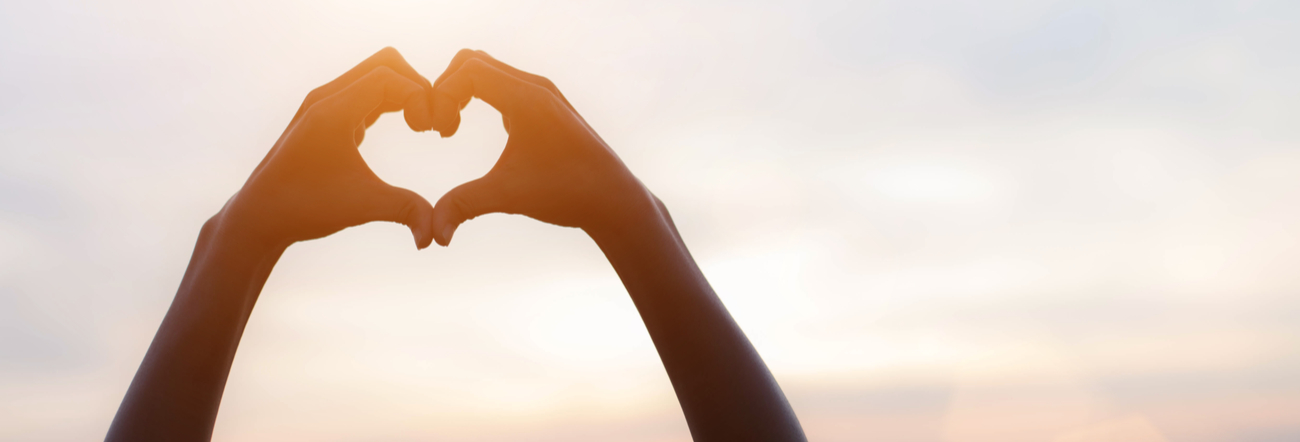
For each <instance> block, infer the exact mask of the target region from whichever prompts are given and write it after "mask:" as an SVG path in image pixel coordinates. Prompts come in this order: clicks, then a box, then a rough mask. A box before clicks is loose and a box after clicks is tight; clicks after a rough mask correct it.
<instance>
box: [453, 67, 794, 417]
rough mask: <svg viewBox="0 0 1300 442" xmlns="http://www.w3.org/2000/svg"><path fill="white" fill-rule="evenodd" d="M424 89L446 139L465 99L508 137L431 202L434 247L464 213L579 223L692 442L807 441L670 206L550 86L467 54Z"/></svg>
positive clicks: (517, 71)
mask: <svg viewBox="0 0 1300 442" xmlns="http://www.w3.org/2000/svg"><path fill="white" fill-rule="evenodd" d="M433 89H434V101H433V109H434V113H433V119H434V128H435V129H438V131H439V132H441V133H442V134H443V136H450V135H452V134H453V133H455V132H456V128H457V126H459V124H460V113H459V112H460V109H461V108H463V107H464V106H465V104H466V103H468V102H469V100H470V98H472V97H478V98H480V99H482V100H483V101H486V102H487V103H488V104H491V105H492V107H495V108H496V109H497V110H498V111H500V112H501V116H502V120H503V122H504V123H505V126H506V132H508V133H509V134H510V138H509V139H508V140H507V141H506V148H505V150H504V151H503V152H502V153H501V158H500V159H498V160H497V163H496V165H494V166H493V167H492V170H490V171H489V172H488V173H487V174H486V175H484V176H483V177H482V178H479V179H477V180H474V181H470V182H467V183H465V184H462V185H460V186H457V187H456V188H455V189H452V190H451V191H450V192H447V194H446V195H443V197H442V198H441V199H439V200H438V204H437V205H436V206H434V209H433V212H434V214H433V219H434V221H433V223H434V226H435V230H434V232H435V238H436V240H437V241H438V244H442V245H444V246H445V245H447V243H448V242H449V241H450V240H451V236H452V234H453V233H454V232H455V229H456V227H457V226H459V225H460V223H462V222H465V220H467V219H470V218H473V217H476V216H479V215H482V214H486V213H492V212H505V213H515V214H523V215H528V216H530V217H533V218H536V219H538V220H541V221H545V222H549V223H554V224H560V225H564V226H571V227H580V228H582V229H583V230H584V231H586V232H587V234H588V236H590V237H591V238H592V240H594V241H595V242H596V245H597V246H599V247H600V249H601V251H602V252H604V253H605V256H606V257H607V258H609V262H610V264H611V265H612V266H613V267H614V270H615V271H616V272H618V275H619V278H620V279H622V281H623V286H624V287H626V288H627V291H628V295H629V296H631V298H632V302H633V303H634V304H636V307H637V311H638V312H639V313H640V315H641V319H642V321H643V322H644V324H645V326H646V331H647V332H649V333H650V339H651V340H653V341H654V343H655V349H656V350H658V352H659V357H660V360H661V361H663V364H664V369H665V370H666V371H667V372H668V378H669V380H670V381H672V383H673V391H674V392H676V393H677V400H678V403H679V404H680V405H681V407H682V413H683V415H684V416H685V417H686V424H687V426H688V427H689V428H690V430H691V436H692V438H693V439H694V440H695V441H697V442H706V441H709V442H712V441H739V440H743V441H755V442H759V441H774V442H775V441H781V442H801V441H805V440H806V438H805V437H804V434H803V429H802V428H801V427H800V425H799V419H798V417H796V416H795V414H794V410H793V409H791V408H790V404H789V403H788V402H787V401H786V399H785V394H784V393H783V392H782V391H781V387H780V386H779V385H778V384H777V382H776V379H775V378H773V377H772V373H771V372H770V371H768V369H767V365H766V364H764V363H763V359H762V358H761V357H759V355H758V352H757V351H755V350H754V347H753V345H751V344H750V342H749V339H748V338H747V337H745V333H744V332H743V331H741V329H740V327H739V326H738V325H736V322H735V320H733V319H732V318H731V314H730V313H728V312H727V309H726V307H725V306H724V305H723V304H722V301H721V300H719V299H718V296H717V294H716V293H714V292H713V288H712V287H711V286H709V282H708V281H707V280H706V279H705V278H704V274H703V273H702V272H700V269H699V266H697V265H696V264H695V260H694V259H693V258H691V255H690V251H689V250H687V248H686V243H685V242H684V241H682V238H681V235H680V234H679V233H678V232H677V227H676V226H675V225H674V224H673V221H672V217H671V216H669V214H668V209H667V207H666V206H664V205H663V203H662V202H661V201H659V199H658V198H656V197H655V196H654V195H653V194H651V193H650V191H649V190H647V189H646V188H645V186H643V185H642V184H641V182H640V181H639V180H637V179H636V177H634V176H632V173H631V172H630V171H628V168H627V167H626V166H624V165H623V162H622V161H621V160H619V158H618V156H617V155H615V154H614V152H613V151H612V150H610V148H609V146H607V145H606V144H605V142H604V141H603V140H601V139H600V136H598V135H596V131H595V130H592V128H591V127H590V126H588V125H587V122H586V121H584V120H583V119H582V117H581V116H579V115H578V112H577V111H575V110H574V109H573V106H571V105H570V104H569V102H568V100H565V99H564V95H563V94H561V93H560V91H559V90H558V89H556V88H555V85H553V84H551V82H550V81H549V80H547V79H545V78H542V77H539V76H536V75H533V74H529V73H527V72H523V71H520V70H518V69H515V68H512V67H510V66H508V65H506V64H505V63H502V62H500V61H497V60H494V59H493V58H492V57H489V56H488V55H487V54H485V53H483V52H479V51H469V50H464V51H461V52H460V53H459V54H457V55H456V57H455V59H453V61H452V62H451V66H449V67H448V68H447V71H446V72H445V73H443V74H442V76H441V77H439V78H438V80H437V81H435V82H434V88H433ZM739 296H743V294H740V295H739Z"/></svg>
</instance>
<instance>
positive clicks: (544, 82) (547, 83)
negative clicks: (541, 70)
mask: <svg viewBox="0 0 1300 442" xmlns="http://www.w3.org/2000/svg"><path fill="white" fill-rule="evenodd" d="M536 77H537V85H538V86H541V87H544V88H547V89H550V90H552V91H557V90H559V88H557V87H555V82H553V81H551V79H549V78H546V77H543V76H541V75H537V76H536Z"/></svg>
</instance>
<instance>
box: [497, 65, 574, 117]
mask: <svg viewBox="0 0 1300 442" xmlns="http://www.w3.org/2000/svg"><path fill="white" fill-rule="evenodd" d="M474 53H475V55H476V56H477V58H479V59H481V60H483V61H485V62H487V64H490V65H492V67H494V68H497V69H500V70H501V71H502V72H505V73H507V74H510V75H511V76H512V77H515V78H518V79H520V80H524V81H527V82H529V83H532V84H535V85H538V86H541V87H542V88H544V89H546V90H548V91H551V93H552V94H555V96H556V98H559V99H560V101H561V102H563V103H564V105H565V106H567V107H568V108H569V110H574V109H573V105H571V104H569V100H568V99H567V98H564V94H562V93H560V88H558V87H556V86H555V83H553V82H551V80H550V79H549V78H546V77H543V76H541V75H537V74H534V73H531V72H525V71H521V70H519V69H517V68H515V67H514V66H511V65H508V64H506V63H505V62H503V61H501V60H497V59H496V58H493V57H492V56H491V55H488V53H487V52H483V51H481V50H479V51H474Z"/></svg>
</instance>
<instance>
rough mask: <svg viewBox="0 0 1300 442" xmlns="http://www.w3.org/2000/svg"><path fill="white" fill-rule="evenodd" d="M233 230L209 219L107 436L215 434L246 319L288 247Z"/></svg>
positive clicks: (183, 437) (150, 437)
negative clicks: (254, 239)
mask: <svg viewBox="0 0 1300 442" xmlns="http://www.w3.org/2000/svg"><path fill="white" fill-rule="evenodd" d="M232 230H233V229H231V228H230V226H229V225H228V223H225V222H223V220H222V216H221V215H218V216H216V217H213V218H212V220H210V221H208V223H206V224H205V225H204V227H203V231H202V232H201V233H200V235H199V240H198V241H197V244H196V245H195V249H194V254H193V256H192V257H191V258H190V265H189V268H188V269H186V272H185V277H184V279H183V280H182V282H181V286H180V289H179V290H177V293H176V297H175V299H173V300H172V304H171V307H170V308H169V309H168V311H167V315H166V316H165V317H164V318H163V321H162V324H161V325H160V326H159V328H158V332H157V334H156V335H155V336H154V340H153V343H152V344H150V346H149V350H148V352H147V353H146V354H145V357H144V360H143V362H141V364H140V368H139V370H138V371H137V372H136V375H135V378H134V379H133V380H132V382H131V386H130V388H129V389H128V390H127V393H126V397H125V398H124V399H123V400H122V405H121V407H120V408H119V409H118V412H117V416H116V417H115V418H114V419H113V425H112V426H111V427H110V428H109V432H108V437H107V438H106V440H109V441H114V440H131V441H139V440H168V441H204V440H208V439H210V438H211V435H212V427H213V424H214V422H215V421H216V415H217V409H218V406H219V405H220V403H221V393H222V391H223V390H224V388H225V383H226V378H227V375H228V374H229V373H230V366H231V363H232V362H233V361H234V357H235V350H236V348H237V347H238V345H239V339H240V337H241V336H242V335H243V332H244V326H245V324H247V322H248V318H249V315H250V314H251V313H252V309H253V304H254V303H255V302H256V301H257V296H258V294H259V293H260V292H261V290H262V285H263V284H265V282H266V279H267V277H268V276H269V275H270V272H271V268H272V267H273V266H274V265H275V262H276V261H277V260H278V259H279V257H280V254H281V253H282V252H283V250H284V249H283V248H282V247H267V246H261V245H257V244H256V243H254V242H251V241H245V240H243V238H240V235H239V234H238V232H234V231H232Z"/></svg>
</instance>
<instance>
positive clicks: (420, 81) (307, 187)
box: [106, 49, 433, 441]
mask: <svg viewBox="0 0 1300 442" xmlns="http://www.w3.org/2000/svg"><path fill="white" fill-rule="evenodd" d="M428 87H429V86H428V82H427V80H424V78H422V77H420V76H419V74H416V73H415V71H414V70H412V69H411V68H410V67H409V66H407V65H406V62H405V61H403V60H402V58H401V56H400V55H399V54H397V52H396V51H394V50H392V49H385V50H383V51H380V52H379V53H377V54H375V56H373V57H371V58H370V59H367V60H366V61H365V62H362V63H361V64H360V65H358V66H357V67H356V68H353V69H352V70H351V71H348V73H345V74H344V75H343V76H341V77H339V78H338V79H336V80H334V81H333V82H331V83H329V84H326V85H325V86H322V87H320V88H318V89H317V90H315V91H313V92H312V94H310V95H308V97H307V100H305V101H304V102H303V105H302V108H301V109H300V110H299V111H298V115H296V116H294V118H293V120H292V122H291V123H290V124H289V128H288V129H286V130H285V132H284V135H282V136H281V137H280V140H279V141H277V142H276V144H275V146H274V147H273V148H272V149H271V151H270V153H268V154H267V156H266V158H265V159H264V160H262V163H261V164H260V165H258V167H257V169H256V170H254V171H253V174H252V176H250V177H249V179H248V181H247V182H246V183H245V184H244V187H243V188H242V189H240V191H239V192H238V193H236V194H235V196H233V197H231V199H230V200H229V201H228V202H227V203H226V205H225V207H223V208H222V209H221V211H220V212H218V213H217V215H215V216H213V217H212V218H211V219H210V220H209V221H208V222H207V223H206V224H204V226H203V230H202V232H201V233H200V234H199V240H198V244H196V245H195V247H194V255H193V256H192V257H191V258H190V265H189V268H188V269H186V271H185V277H184V279H182V281H181V286H180V289H179V290H177V292H176V297H175V299H174V300H173V301H172V304H171V307H170V308H169V309H168V310H167V315H166V316H165V317H164V318H163V321H162V324H161V325H160V326H159V327H158V333H157V334H156V335H155V336H154V340H153V343H152V344H150V346H149V351H148V352H147V353H145V357H144V361H143V362H141V363H140V368H139V370H138V371H137V372H136V374H135V378H134V379H133V380H132V381H131V386H130V388H128V389H127V392H126V396H125V398H123V399H122V405H121V406H120V407H119V408H118V410H117V416H116V417H114V418H113V424H112V426H111V427H110V428H109V430H108V436H107V437H106V440H110V441H204V440H209V439H210V438H211V437H212V427H213V424H214V423H215V422H216V417H217V408H218V406H219V405H220V403H221V393H222V391H223V390H224V389H225V384H226V377H227V375H229V373H230V366H231V363H232V362H233V361H234V358H235V349H236V348H237V347H238V346H239V339H240V337H241V336H242V335H243V333H244V326H245V325H246V324H247V323H248V318H249V315H250V314H251V313H252V310H253V304H254V303H256V302H257V297H258V294H259V293H261V291H262V285H263V284H265V283H266V279H267V277H269V276H270V274H271V269H272V267H274V266H275V263H276V261H277V260H278V259H279V257H280V255H281V254H282V253H283V252H284V251H285V249H286V248H288V247H289V245H290V244H293V243H294V242H297V241H305V240H309V239H314V238H320V237H323V236H327V235H330V234H332V233H334V232H337V231H339V230H342V229H344V228H347V227H349V226H355V225H359V224H364V223H366V222H370V221H379V220H383V221H393V222H399V223H403V224H406V225H407V226H409V227H410V228H411V232H412V234H414V235H415V238H416V245H417V247H421V248H423V247H426V246H428V245H429V243H430V242H432V231H431V221H430V220H431V215H432V211H433V207H432V206H431V205H430V204H429V202H428V201H425V200H424V198H421V197H420V196H419V195H416V194H415V193H413V192H410V191H408V190H405V189H400V188H397V187H393V186H390V185H388V184H387V183H384V182H383V181H382V180H380V179H379V178H378V177H377V176H375V175H374V173H373V172H371V171H370V169H369V168H368V167H366V165H365V162H364V161H362V159H361V155H360V153H359V152H357V150H356V149H357V145H358V144H359V143H360V142H361V139H362V138H363V137H364V131H365V128H366V127H368V126H369V125H370V123H373V122H374V121H375V119H376V118H378V116H379V115H380V114H382V113H383V112H386V111H395V110H401V109H403V108H408V109H409V110H408V111H407V112H406V116H407V121H408V123H409V124H410V125H411V127H412V128H413V129H417V130H421V129H428V127H429V125H430V124H431V122H430V120H429V112H428V91H429V89H428Z"/></svg>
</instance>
